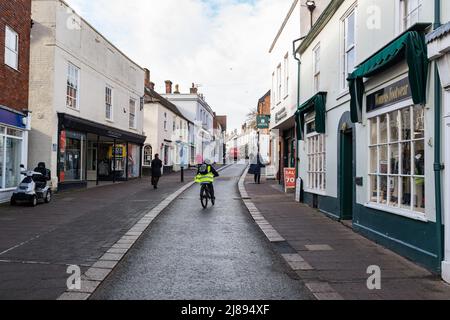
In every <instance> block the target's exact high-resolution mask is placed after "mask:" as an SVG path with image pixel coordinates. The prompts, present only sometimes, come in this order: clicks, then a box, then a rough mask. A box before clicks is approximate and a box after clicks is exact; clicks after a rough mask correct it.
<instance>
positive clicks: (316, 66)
mask: <svg viewBox="0 0 450 320" xmlns="http://www.w3.org/2000/svg"><path fill="white" fill-rule="evenodd" d="M313 74H314V92H316V93H317V92H319V90H320V44H318V45H317V46H316V47H315V48H314V50H313Z"/></svg>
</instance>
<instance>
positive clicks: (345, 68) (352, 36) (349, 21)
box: [342, 9, 356, 89]
mask: <svg viewBox="0 0 450 320" xmlns="http://www.w3.org/2000/svg"><path fill="white" fill-rule="evenodd" d="M343 27H344V54H343V58H344V61H343V63H342V88H343V89H346V88H347V87H348V82H347V78H348V75H349V74H350V73H352V72H353V71H354V70H355V61H356V54H355V51H356V13H355V9H353V10H352V11H351V13H350V14H349V15H348V16H347V17H346V18H344V20H343Z"/></svg>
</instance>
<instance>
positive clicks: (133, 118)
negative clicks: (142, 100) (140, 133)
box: [128, 98, 137, 129]
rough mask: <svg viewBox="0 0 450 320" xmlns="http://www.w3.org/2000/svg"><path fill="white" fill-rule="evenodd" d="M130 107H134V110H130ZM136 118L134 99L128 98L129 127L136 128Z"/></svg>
mask: <svg viewBox="0 0 450 320" xmlns="http://www.w3.org/2000/svg"><path fill="white" fill-rule="evenodd" d="M132 103H133V104H132ZM132 107H134V112H131V111H132ZM136 120H137V109H136V99H134V98H130V101H129V106H128V122H129V125H130V129H136V126H137V121H136Z"/></svg>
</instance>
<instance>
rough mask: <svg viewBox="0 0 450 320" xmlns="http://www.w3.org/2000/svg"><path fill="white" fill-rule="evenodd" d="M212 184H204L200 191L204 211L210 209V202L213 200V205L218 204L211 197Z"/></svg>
mask: <svg viewBox="0 0 450 320" xmlns="http://www.w3.org/2000/svg"><path fill="white" fill-rule="evenodd" d="M210 184H211V183H209V182H208V183H202V184H201V185H202V186H201V189H200V202H201V204H202V207H203V209H206V208H208V201H209V200H211V203H212V205H213V206H214V205H215V204H216V201H215V200H214V199H213V198H212V197H211V192H210V189H209V186H210Z"/></svg>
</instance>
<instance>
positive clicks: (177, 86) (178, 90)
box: [173, 84, 180, 94]
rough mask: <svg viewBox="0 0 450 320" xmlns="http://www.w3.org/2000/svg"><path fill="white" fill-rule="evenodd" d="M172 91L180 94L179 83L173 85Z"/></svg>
mask: <svg viewBox="0 0 450 320" xmlns="http://www.w3.org/2000/svg"><path fill="white" fill-rule="evenodd" d="M173 93H174V94H180V85H178V84H176V85H175V91H174V92H173Z"/></svg>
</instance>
